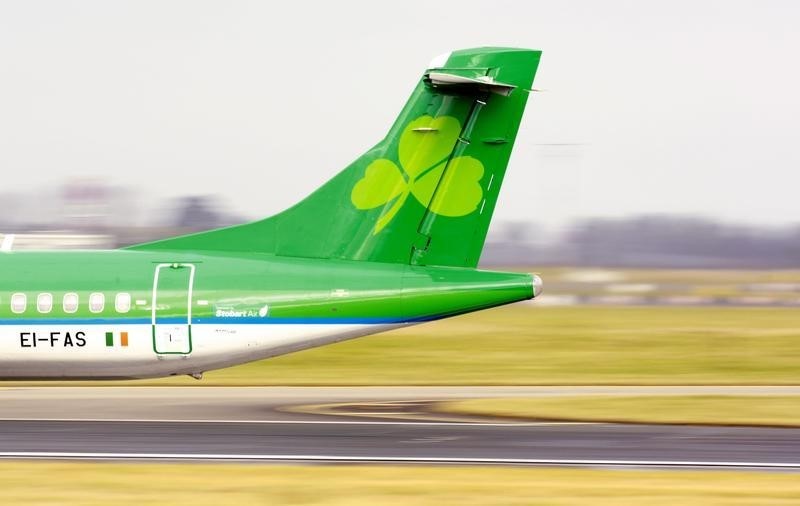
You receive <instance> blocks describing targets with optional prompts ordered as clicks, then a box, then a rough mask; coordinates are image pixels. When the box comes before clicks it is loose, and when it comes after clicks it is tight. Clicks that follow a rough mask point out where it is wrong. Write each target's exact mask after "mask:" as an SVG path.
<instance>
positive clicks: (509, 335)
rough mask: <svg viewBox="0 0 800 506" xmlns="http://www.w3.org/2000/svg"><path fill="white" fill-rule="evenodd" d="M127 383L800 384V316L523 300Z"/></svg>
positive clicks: (770, 310)
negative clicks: (201, 374) (198, 375)
mask: <svg viewBox="0 0 800 506" xmlns="http://www.w3.org/2000/svg"><path fill="white" fill-rule="evenodd" d="M127 383H128V384H131V385H197V386H203V385H552V384H555V385H578V384H593V385H603V384H607V385H640V384H641V385H650V384H653V385H679V384H737V385H738V384H752V385H764V384H787V385H788V384H800V314H799V313H798V310H797V309H789V308H713V307H680V308H678V307H586V306H581V307H545V306H541V307H539V306H536V305H535V304H516V305H512V306H507V307H502V308H497V309H493V310H489V311H482V312H478V313H473V314H470V315H465V316H460V317H457V318H452V319H448V320H442V321H439V322H433V323H427V324H423V325H419V326H415V327H410V328H406V329H402V330H397V331H393V332H388V333H385V334H380V335H376V336H370V337H364V338H361V339H357V340H353V341H348V342H343V343H338V344H334V345H330V346H326V347H322V348H316V349H312V350H307V351H304V352H300V353H296V354H292V355H285V356H282V357H276V358H273V359H269V360H265V361H260V362H255V363H251V364H246V365H242V366H238V367H233V368H229V369H223V370H220V371H215V372H210V373H207V374H206V375H205V379H204V380H203V381H195V380H193V379H190V378H187V377H183V378H168V379H159V380H146V381H133V382H127ZM17 384H19V383H17ZM29 384H30V383H29ZM36 384H41V385H45V384H48V383H36ZM49 384H54V383H49ZM60 384H64V383H60ZM71 384H73V385H75V384H76V383H71ZM86 384H92V385H97V384H109V385H119V384H120V383H119V382H117V383H98V382H92V383H86Z"/></svg>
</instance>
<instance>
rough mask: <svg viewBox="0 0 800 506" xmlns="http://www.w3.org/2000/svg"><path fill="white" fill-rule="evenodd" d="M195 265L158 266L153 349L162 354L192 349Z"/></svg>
mask: <svg viewBox="0 0 800 506" xmlns="http://www.w3.org/2000/svg"><path fill="white" fill-rule="evenodd" d="M194 270H195V266H194V265H193V264H184V263H172V264H159V265H157V266H156V271H155V275H154V278H153V316H152V321H153V350H154V351H155V352H156V353H157V354H159V355H187V354H189V353H191V352H192V289H193V286H194Z"/></svg>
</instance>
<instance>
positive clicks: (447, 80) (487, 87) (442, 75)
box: [425, 72, 516, 97]
mask: <svg viewBox="0 0 800 506" xmlns="http://www.w3.org/2000/svg"><path fill="white" fill-rule="evenodd" d="M425 77H426V80H427V82H428V83H430V85H431V86H433V87H434V88H439V89H442V91H447V88H460V89H463V88H473V89H475V90H478V91H488V92H491V93H495V94H497V95H503V96H504V97H507V96H509V95H511V92H512V91H514V89H515V88H516V86H514V85H513V84H506V83H501V82H498V81H495V80H494V79H492V78H491V77H490V76H481V77H477V78H472V77H465V76H459V75H457V74H449V73H447V72H428V74H427V75H426V76H425Z"/></svg>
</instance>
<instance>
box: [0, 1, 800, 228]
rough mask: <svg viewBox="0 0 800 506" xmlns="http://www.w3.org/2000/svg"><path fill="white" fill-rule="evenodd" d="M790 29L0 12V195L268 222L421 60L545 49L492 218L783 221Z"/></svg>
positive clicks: (797, 214)
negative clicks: (90, 196)
mask: <svg viewBox="0 0 800 506" xmlns="http://www.w3.org/2000/svg"><path fill="white" fill-rule="evenodd" d="M798 26H800V3H797V2H791V1H789V0H786V1H783V2H780V1H771V2H770V1H759V2H741V1H719V2H712V1H706V2H702V1H689V2H681V1H669V2H636V1H631V2H620V1H616V2H608V1H606V2H595V1H573V2H565V1H555V0H550V1H547V2H535V1H525V2H522V1H520V2H507V1H497V0H494V1H491V2H487V1H471V0H470V1H466V0H461V1H449V0H440V1H437V2H429V1H425V2H418V1H408V0H403V1H402V2H400V1H395V2H374V1H373V2H343V1H338V2H329V3H319V4H316V3H311V2H278V3H272V2H265V1H253V2H249V1H248V2H245V1H237V2H232V1H214V2H211V1H197V0H191V1H164V0H159V1H143V0H136V1H130V2H122V1H118V2H111V1H83V2H67V1H36V0H33V1H32V0H18V1H9V0H5V1H0V173H2V175H3V182H2V185H3V189H4V190H15V189H31V188H35V187H37V186H39V185H44V184H48V185H49V184H53V183H56V182H59V181H62V180H66V179H68V178H70V177H74V176H86V175H89V176H92V175H94V176H97V175H102V176H105V177H107V178H108V180H109V181H110V182H112V183H119V184H126V185H135V186H137V187H140V188H142V189H147V192H146V193H145V195H146V196H147V197H148V198H149V199H151V200H152V202H151V203H150V204H157V203H158V202H159V201H160V200H164V199H168V198H170V197H173V196H177V195H181V194H187V193H201V194H202V193H215V194H220V195H222V196H223V197H224V198H225V199H226V201H228V202H230V203H231V205H232V206H234V208H235V210H236V211H238V212H240V213H243V214H246V215H249V216H253V217H255V216H261V215H267V214H271V213H273V212H276V211H278V210H280V209H282V208H284V207H286V206H288V205H290V204H292V203H294V202H295V201H296V200H298V199H299V198H301V197H302V196H304V195H305V194H307V193H308V192H310V191H312V190H313V189H314V188H316V187H317V186H319V185H320V184H321V183H322V182H324V181H325V180H326V179H328V178H329V177H330V176H332V175H333V174H334V173H335V172H337V171H338V170H339V169H341V168H342V167H343V166H345V165H346V164H347V163H349V162H350V161H352V160H353V159H354V158H355V157H356V156H357V155H358V154H360V153H361V152H362V151H364V150H365V149H366V148H368V147H369V146H371V145H372V144H373V143H374V142H376V141H377V140H378V139H379V138H380V137H381V136H382V135H383V133H384V131H385V130H386V129H387V128H388V126H389V125H390V124H391V122H392V120H393V119H394V117H395V115H396V114H397V112H399V110H400V107H401V106H402V104H403V103H404V102H405V100H406V98H407V96H408V94H409V92H410V91H411V89H412V87H413V85H414V83H415V81H416V79H417V78H418V76H419V73H420V72H421V71H422V70H423V69H424V68H425V64H426V63H427V62H428V61H429V60H430V59H431V58H432V57H433V56H435V55H437V54H439V53H442V52H446V51H448V50H450V49H455V48H460V47H471V46H480V45H510V46H520V47H532V48H538V49H542V50H543V51H544V54H543V57H542V64H541V66H540V68H539V73H538V77H537V80H536V83H535V86H536V87H538V88H542V89H545V90H546V91H545V92H543V93H539V94H536V95H534V96H533V99H532V100H531V102H530V103H529V106H528V110H527V112H526V116H525V119H524V123H523V127H522V130H521V132H520V136H519V138H518V143H517V146H516V148H515V152H514V156H513V157H512V162H511V167H510V171H509V174H508V176H507V179H506V185H505V186H504V189H503V193H502V196H501V203H500V204H499V206H498V209H497V211H496V216H497V218H498V219H501V220H511V219H531V220H537V221H541V222H545V223H551V224H557V223H563V222H564V221H565V220H568V219H571V218H574V217H579V216H620V215H626V214H632V213H653V212H661V213H677V214H701V215H704V216H710V217H715V218H721V219H725V220H729V221H742V222H748V223H764V224H782V223H789V222H800V198H798V197H797V193H798V186H800V184H799V183H800V125H799V124H798V123H800V70H798V64H797V59H798V57H797V51H798V48H800V30H798ZM564 143H566V144H569V145H566V146H563V145H561V146H559V145H557V144H564ZM4 212H8V211H7V210H6V211H4Z"/></svg>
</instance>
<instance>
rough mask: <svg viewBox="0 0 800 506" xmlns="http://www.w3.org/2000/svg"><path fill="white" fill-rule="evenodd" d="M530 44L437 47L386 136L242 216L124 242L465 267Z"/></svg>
mask: <svg viewBox="0 0 800 506" xmlns="http://www.w3.org/2000/svg"><path fill="white" fill-rule="evenodd" d="M540 55H541V52H540V51H532V50H527V49H506V48H479V49H466V50H460V51H454V52H452V53H450V54H446V55H442V56H440V57H438V58H436V59H435V60H434V61H433V62H431V65H430V67H429V68H428V69H427V70H426V71H425V73H424V74H423V75H422V77H421V78H420V81H419V83H418V84H417V86H416V88H415V90H414V92H413V94H412V95H411V98H410V99H409V101H408V102H407V103H406V105H405V107H404V108H403V111H402V112H401V113H400V116H399V117H398V119H397V120H396V121H395V123H394V125H393V126H392V127H391V129H390V130H389V133H388V134H387V135H386V137H385V138H384V139H383V140H382V141H381V142H379V143H378V144H377V145H376V146H375V147H373V148H372V149H370V150H369V151H367V152H366V153H365V154H363V155H362V156H361V157H360V158H358V159H357V160H356V161H355V162H353V163H352V164H350V165H349V166H348V167H347V168H345V169H344V170H343V171H342V172H340V173H339V174H338V175H336V176H335V177H334V178H333V179H331V180H330V181H328V182H327V183H325V184H324V185H323V186H322V187H320V188H319V189H318V190H316V191H315V192H314V193H312V194H311V195H310V196H308V197H307V198H306V199H304V200H303V201H301V202H300V203H298V204H296V205H295V206H293V207H291V208H289V209H287V210H286V211H283V212H281V213H279V214H277V215H275V216H272V217H269V218H266V219H263V220H260V221H256V222H253V223H248V224H244V225H237V226H233V227H228V228H222V229H218V230H212V231H209V232H200V233H197V234H191V235H187V236H182V237H175V238H171V239H164V240H160V241H156V242H151V243H147V244H140V245H136V246H132V247H130V248H129V249H134V250H165V251H166V250H171V251H175V250H197V251H231V252H245V251H247V252H262V253H272V254H275V255H280V256H291V257H305V258H325V259H343V260H358V261H369V262H390V263H403V264H413V265H437V266H457V267H475V266H476V265H477V263H478V260H479V259H480V254H481V251H482V249H483V244H484V241H485V239H486V232H487V230H488V228H489V222H490V221H491V218H492V214H493V212H494V208H495V204H496V203H497V197H498V193H499V191H500V186H501V184H502V182H503V176H504V175H505V171H506V167H507V165H508V160H509V157H510V155H511V149H512V147H513V145H514V140H515V138H516V135H517V131H518V129H519V124H520V121H521V118H522V113H523V110H524V109H525V103H526V101H527V99H528V94H529V93H530V91H531V85H532V83H533V77H534V74H535V73H536V69H537V67H538V64H539V58H540Z"/></svg>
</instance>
